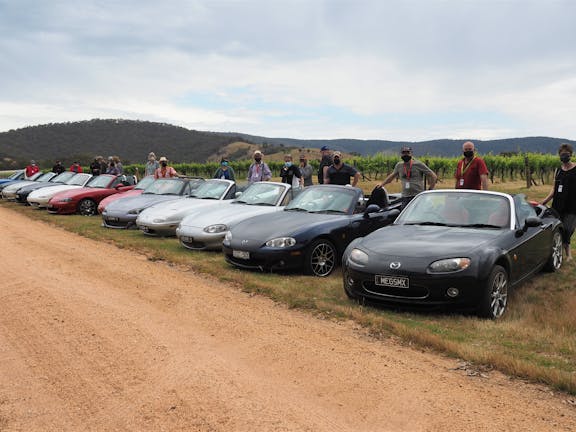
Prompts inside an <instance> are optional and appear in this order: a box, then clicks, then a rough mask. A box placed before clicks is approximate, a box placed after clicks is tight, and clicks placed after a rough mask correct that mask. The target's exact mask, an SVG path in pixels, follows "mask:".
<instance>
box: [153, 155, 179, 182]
mask: <svg viewBox="0 0 576 432" xmlns="http://www.w3.org/2000/svg"><path fill="white" fill-rule="evenodd" d="M159 162H160V167H159V168H158V169H156V171H154V178H155V179H159V178H172V177H180V176H179V175H178V173H177V172H176V170H175V169H174V168H172V167H171V166H168V159H166V156H162V157H161V158H160V160H159Z"/></svg>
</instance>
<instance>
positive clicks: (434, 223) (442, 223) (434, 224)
mask: <svg viewBox="0 0 576 432" xmlns="http://www.w3.org/2000/svg"><path fill="white" fill-rule="evenodd" d="M404 225H429V226H448V224H446V223H444V222H430V221H421V222H407V223H405V224H404Z"/></svg>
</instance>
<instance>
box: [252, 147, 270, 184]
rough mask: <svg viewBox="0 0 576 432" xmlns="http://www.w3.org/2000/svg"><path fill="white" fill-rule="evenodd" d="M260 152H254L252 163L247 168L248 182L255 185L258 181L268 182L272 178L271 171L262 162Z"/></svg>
mask: <svg viewBox="0 0 576 432" xmlns="http://www.w3.org/2000/svg"><path fill="white" fill-rule="evenodd" d="M262 156H263V154H262V152H261V151H260V150H256V151H255V152H254V162H253V163H252V164H251V165H250V168H248V178H247V180H248V182H249V183H255V182H259V181H268V180H270V179H271V178H272V171H270V168H269V167H268V165H267V164H266V162H263V161H262Z"/></svg>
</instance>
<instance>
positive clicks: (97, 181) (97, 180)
mask: <svg viewBox="0 0 576 432" xmlns="http://www.w3.org/2000/svg"><path fill="white" fill-rule="evenodd" d="M111 180H112V177H110V176H106V175H102V176H95V177H92V178H91V179H90V181H89V182H88V183H86V186H88V187H91V188H100V189H103V188H107V187H108V185H109V184H110V181H111Z"/></svg>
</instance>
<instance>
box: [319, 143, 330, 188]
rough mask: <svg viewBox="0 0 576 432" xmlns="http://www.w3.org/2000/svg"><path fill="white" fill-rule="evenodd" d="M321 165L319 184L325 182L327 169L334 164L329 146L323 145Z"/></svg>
mask: <svg viewBox="0 0 576 432" xmlns="http://www.w3.org/2000/svg"><path fill="white" fill-rule="evenodd" d="M320 156H321V159H320V165H319V166H318V184H323V183H324V179H325V178H326V171H328V168H329V167H330V165H332V151H331V150H330V148H329V147H328V146H322V148H321V149H320Z"/></svg>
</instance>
